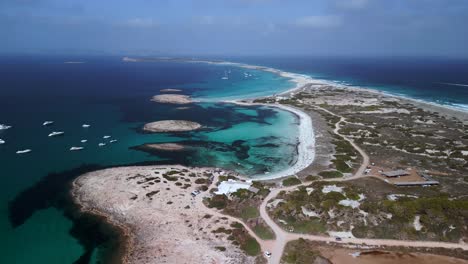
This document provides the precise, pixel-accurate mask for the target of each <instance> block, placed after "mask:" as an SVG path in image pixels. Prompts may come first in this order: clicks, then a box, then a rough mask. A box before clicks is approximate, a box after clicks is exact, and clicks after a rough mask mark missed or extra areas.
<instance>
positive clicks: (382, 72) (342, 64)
mask: <svg viewBox="0 0 468 264" xmlns="http://www.w3.org/2000/svg"><path fill="white" fill-rule="evenodd" d="M225 59H226V60H233V61H236V62H244V63H247V64H255V65H264V66H269V67H273V68H278V69H281V70H284V71H290V72H295V73H303V74H307V75H309V76H311V77H314V78H317V79H323V80H328V81H334V82H336V83H338V84H345V85H350V86H358V87H364V88H370V89H375V90H380V91H383V92H386V93H389V94H393V95H399V96H404V97H409V98H413V99H418V100H423V101H426V102H431V103H437V104H442V105H446V106H450V107H455V108H458V109H463V110H465V111H468V60H467V59H446V58H420V57H414V58H412V57H396V58H351V57H346V58H343V57H287V58H285V57H276V58H271V57H269V58H265V57H255V58H252V57H250V58H243V57H231V58H229V57H228V58H225Z"/></svg>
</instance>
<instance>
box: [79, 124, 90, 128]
mask: <svg viewBox="0 0 468 264" xmlns="http://www.w3.org/2000/svg"><path fill="white" fill-rule="evenodd" d="M81 126H82V127H84V128H88V127H90V126H91V125H88V124H83V125H81Z"/></svg>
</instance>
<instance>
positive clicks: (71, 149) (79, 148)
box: [70, 147, 84, 151]
mask: <svg viewBox="0 0 468 264" xmlns="http://www.w3.org/2000/svg"><path fill="white" fill-rule="evenodd" d="M82 149H84V148H83V147H71V148H70V151H78V150H82Z"/></svg>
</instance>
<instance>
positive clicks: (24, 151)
mask: <svg viewBox="0 0 468 264" xmlns="http://www.w3.org/2000/svg"><path fill="white" fill-rule="evenodd" d="M31 151H32V150H30V149H23V150H18V151H16V154H26V153H29V152H31Z"/></svg>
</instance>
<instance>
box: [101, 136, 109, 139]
mask: <svg viewBox="0 0 468 264" xmlns="http://www.w3.org/2000/svg"><path fill="white" fill-rule="evenodd" d="M110 137H111V136H103V137H102V138H103V139H108V138H110Z"/></svg>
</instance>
